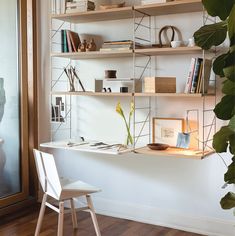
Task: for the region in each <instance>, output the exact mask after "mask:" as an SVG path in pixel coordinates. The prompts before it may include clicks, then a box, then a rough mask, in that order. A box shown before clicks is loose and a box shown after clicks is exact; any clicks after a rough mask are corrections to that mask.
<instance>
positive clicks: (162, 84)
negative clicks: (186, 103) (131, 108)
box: [144, 77, 176, 93]
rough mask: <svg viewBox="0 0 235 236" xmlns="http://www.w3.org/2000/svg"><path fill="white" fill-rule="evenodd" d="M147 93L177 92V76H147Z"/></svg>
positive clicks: (145, 80)
mask: <svg viewBox="0 0 235 236" xmlns="http://www.w3.org/2000/svg"><path fill="white" fill-rule="evenodd" d="M144 92H145V93H176V78H175V77H145V78H144Z"/></svg>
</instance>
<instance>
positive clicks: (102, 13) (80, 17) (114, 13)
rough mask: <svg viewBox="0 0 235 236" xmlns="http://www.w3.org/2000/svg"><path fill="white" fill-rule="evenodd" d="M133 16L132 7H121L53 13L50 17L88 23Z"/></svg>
mask: <svg viewBox="0 0 235 236" xmlns="http://www.w3.org/2000/svg"><path fill="white" fill-rule="evenodd" d="M132 17H133V7H132V6H131V7H123V8H115V9H108V10H96V11H88V12H77V13H68V14H59V15H58V14H53V15H51V18H52V19H57V20H62V21H67V22H71V23H88V22H98V21H108V20H121V19H129V18H132Z"/></svg>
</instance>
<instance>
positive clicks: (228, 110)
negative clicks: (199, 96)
mask: <svg viewBox="0 0 235 236" xmlns="http://www.w3.org/2000/svg"><path fill="white" fill-rule="evenodd" d="M214 112H215V114H216V116H217V118H219V119H221V120H230V119H231V118H232V117H233V115H234V114H235V96H234V95H226V96H224V97H223V98H222V99H221V101H220V102H219V103H218V104H217V105H216V106H215V109H214Z"/></svg>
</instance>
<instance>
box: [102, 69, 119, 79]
mask: <svg viewBox="0 0 235 236" xmlns="http://www.w3.org/2000/svg"><path fill="white" fill-rule="evenodd" d="M116 78H117V71H116V70H105V79H116Z"/></svg>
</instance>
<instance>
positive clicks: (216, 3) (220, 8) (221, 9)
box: [202, 0, 234, 20]
mask: <svg viewBox="0 0 235 236" xmlns="http://www.w3.org/2000/svg"><path fill="white" fill-rule="evenodd" d="M202 3H203V5H204V7H205V8H206V10H207V12H208V14H209V15H211V16H219V17H220V19H221V20H225V19H226V18H227V17H228V16H229V13H230V11H231V9H232V7H233V4H234V1H233V0H213V1H211V0H202Z"/></svg>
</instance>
